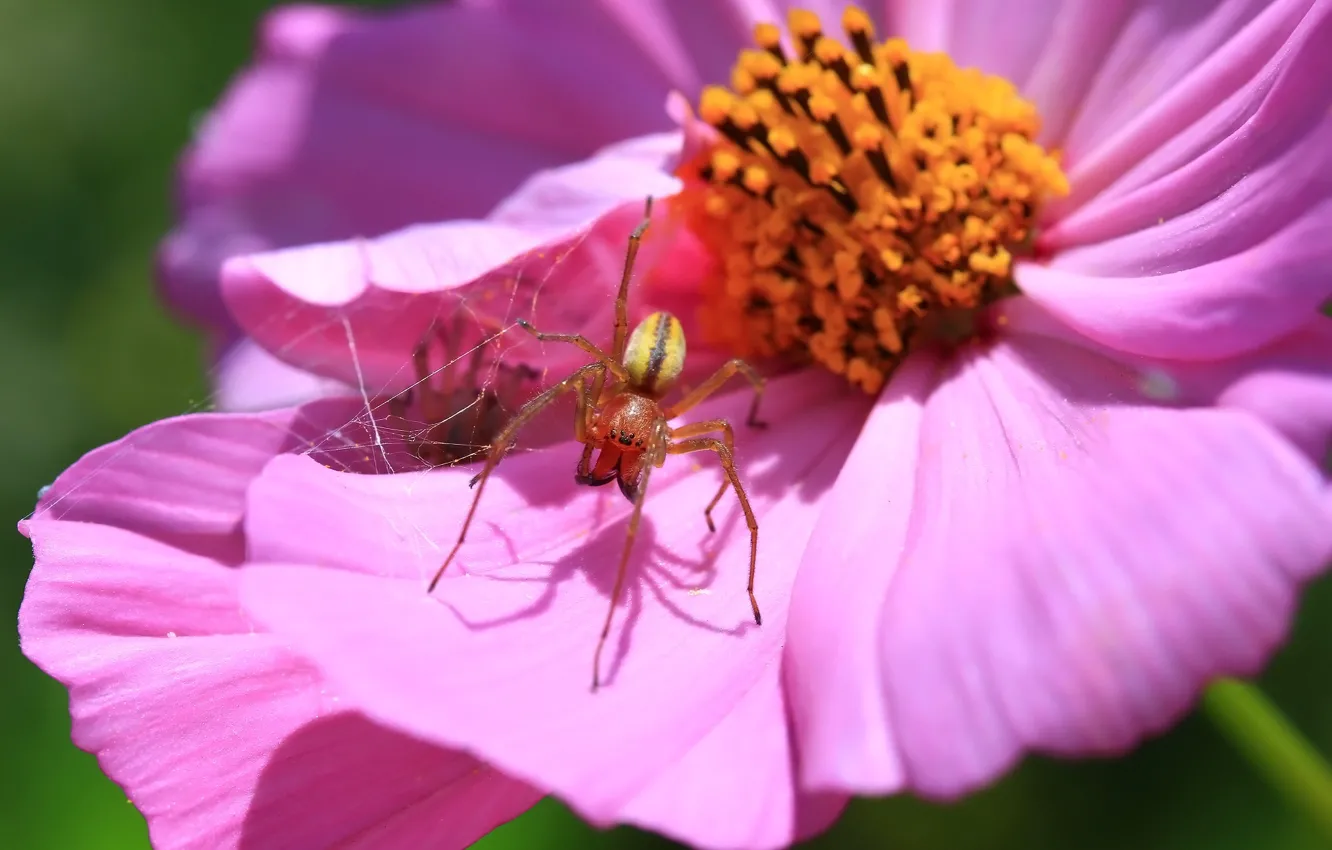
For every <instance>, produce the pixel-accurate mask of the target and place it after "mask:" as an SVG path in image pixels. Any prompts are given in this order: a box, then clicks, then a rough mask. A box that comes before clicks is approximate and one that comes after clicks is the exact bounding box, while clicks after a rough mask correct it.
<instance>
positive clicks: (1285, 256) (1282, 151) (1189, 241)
mask: <svg viewBox="0 0 1332 850" xmlns="http://www.w3.org/2000/svg"><path fill="white" fill-rule="evenodd" d="M1288 6H1289V4H1277V5H1274V6H1273V7H1272V8H1271V10H1270V11H1269V13H1267V14H1265V15H1264V17H1263V19H1262V20H1260V21H1257V22H1255V23H1254V25H1253V26H1252V27H1250V29H1249V30H1246V31H1245V34H1244V36H1243V37H1237V38H1236V39H1235V40H1233V41H1232V42H1231V43H1230V45H1228V47H1227V51H1223V53H1222V54H1218V55H1217V56H1216V57H1215V59H1214V60H1213V61H1209V62H1208V63H1206V64H1205V65H1204V66H1203V67H1201V68H1200V69H1199V70H1198V72H1197V74H1199V75H1202V76H1201V77H1199V78H1198V79H1197V80H1195V81H1194V82H1191V83H1188V84H1187V85H1186V84H1181V85H1182V88H1181V89H1180V91H1181V92H1193V91H1194V90H1195V89H1198V90H1199V91H1202V89H1206V91H1205V92H1203V93H1202V94H1196V97H1195V99H1196V98H1197V97H1209V98H1211V100H1205V104H1206V108H1205V109H1204V110H1201V111H1197V112H1196V114H1194V113H1191V112H1188V110H1186V109H1185V108H1184V107H1185V106H1191V105H1192V101H1187V99H1186V100H1185V101H1181V102H1180V103H1178V104H1177V103H1175V102H1174V101H1170V102H1169V103H1163V104H1162V106H1161V110H1160V111H1159V113H1152V115H1151V116H1149V117H1152V118H1153V120H1155V122H1156V123H1155V124H1153V125H1152V126H1150V127H1145V128H1141V129H1138V130H1135V131H1134V132H1135V133H1136V134H1137V135H1134V136H1133V137H1132V139H1133V140H1135V141H1133V144H1136V145H1137V147H1131V148H1129V147H1126V148H1123V149H1122V150H1119V149H1117V150H1118V151H1119V152H1118V153H1116V154H1115V155H1116V156H1118V157H1119V158H1120V159H1121V160H1123V162H1122V163H1121V164H1122V165H1123V166H1124V167H1123V168H1121V167H1120V166H1119V165H1106V166H1104V169H1109V170H1112V171H1114V173H1115V176H1116V178H1117V182H1115V183H1113V185H1110V186H1109V188H1107V189H1105V190H1104V191H1100V190H1099V188H1097V187H1098V185H1099V184H1097V183H1096V179H1097V178H1096V175H1095V173H1089V174H1088V175H1087V177H1088V182H1086V183H1079V180H1080V179H1082V178H1081V177H1080V176H1079V174H1078V168H1076V167H1075V168H1074V169H1073V171H1072V172H1071V174H1070V180H1071V181H1072V183H1073V185H1074V186H1075V187H1078V186H1080V185H1081V186H1082V187H1083V189H1084V190H1087V187H1089V186H1090V187H1091V189H1090V190H1088V191H1091V190H1095V191H1100V194H1099V195H1097V196H1096V197H1095V198H1093V199H1091V200H1089V201H1088V202H1087V203H1085V204H1083V205H1082V206H1081V207H1080V208H1079V209H1077V210H1076V211H1074V212H1072V213H1071V214H1070V215H1069V216H1068V217H1066V218H1064V219H1062V220H1060V221H1059V222H1057V223H1056V224H1055V225H1054V226H1053V227H1052V228H1051V229H1050V230H1049V231H1048V233H1047V234H1045V236H1044V237H1043V242H1044V243H1045V245H1046V247H1047V248H1048V250H1050V251H1052V252H1057V254H1056V256H1055V259H1054V260H1053V262H1052V264H1051V267H1050V268H1049V269H1043V268H1040V267H1035V266H1024V267H1021V268H1020V269H1019V272H1018V279H1019V283H1020V284H1021V285H1022V287H1023V289H1024V291H1026V292H1027V293H1028V294H1030V295H1031V296H1032V297H1033V298H1035V299H1037V300H1038V301H1040V302H1042V303H1043V304H1045V305H1046V306H1047V307H1049V309H1051V310H1052V311H1054V312H1055V313H1056V314H1058V315H1059V316H1061V317H1062V318H1063V319H1064V320H1065V321H1067V322H1069V323H1070V324H1072V325H1074V326H1075V327H1077V328H1078V329H1079V330H1081V331H1083V332H1084V333H1086V334H1087V335H1089V336H1091V337H1092V338H1094V339H1096V340H1097V341H1099V342H1102V343H1105V344H1107V345H1110V346H1113V347H1117V348H1121V349H1124V350H1125V351H1129V352H1132V353H1135V354H1141V355H1145V356H1152V357H1171V358H1186V359H1196V358H1217V357H1227V356H1232V355H1235V354H1238V353H1240V352H1243V351H1246V350H1250V349H1253V348H1256V347H1259V346H1261V345H1263V344H1265V343H1267V342H1269V341H1270V340H1272V339H1274V338H1275V337H1277V336H1281V335H1283V334H1286V333H1290V332H1291V331H1293V330H1294V329H1296V328H1298V327H1300V326H1301V325H1303V324H1304V323H1305V322H1306V321H1307V320H1308V318H1309V317H1310V316H1311V315H1312V313H1313V312H1314V311H1315V310H1316V309H1317V308H1318V307H1319V306H1320V305H1321V304H1322V302H1323V301H1324V300H1326V299H1327V298H1328V297H1329V296H1330V295H1332V282H1330V279H1329V277H1328V276H1327V274H1326V273H1325V269H1326V267H1327V266H1328V265H1329V263H1332V249H1329V248H1328V247H1327V245H1328V242H1327V240H1325V239H1324V238H1323V236H1322V234H1323V233H1325V232H1326V231H1327V229H1328V227H1329V226H1332V179H1329V178H1328V173H1329V165H1332V159H1330V158H1329V154H1328V152H1329V151H1332V117H1330V116H1329V112H1328V109H1329V106H1332V93H1329V90H1328V89H1327V87H1326V86H1324V85H1321V83H1320V82H1319V81H1321V80H1324V79H1327V78H1329V76H1332V56H1330V55H1329V54H1328V52H1327V51H1326V50H1325V49H1324V46H1325V45H1326V44H1327V43H1328V40H1329V39H1332V4H1325V3H1324V4H1317V5H1316V6H1315V8H1314V9H1313V10H1312V11H1310V12H1309V13H1308V15H1306V16H1304V17H1303V19H1302V20H1299V22H1298V26H1295V28H1294V32H1293V33H1291V34H1290V35H1289V37H1288V38H1287V37H1286V35H1285V33H1286V32H1287V30H1289V28H1290V27H1291V26H1294V23H1293V22H1291V21H1288V20H1286V19H1285V18H1279V17H1273V16H1276V15H1277V13H1278V12H1281V11H1282V10H1285V12H1284V13H1283V14H1286V15H1287V17H1289V14H1288V13H1289V12H1290V9H1289V8H1288ZM1297 17H1298V16H1297ZM1269 19H1270V20H1269ZM1264 27H1265V29H1264ZM1240 50H1243V51H1248V54H1252V55H1251V56H1249V58H1247V59H1243V61H1241V59H1240V58H1238V57H1236V56H1232V55H1231V52H1233V51H1240ZM1248 54H1246V56H1247V55H1248ZM1222 60H1224V61H1222ZM1237 68H1238V69H1241V70H1242V71H1243V75H1242V76H1241V78H1239V79H1232V75H1233V74H1234V73H1236V69H1237ZM1190 79H1191V80H1192V79H1193V78H1190ZM1194 83H1196V85H1194ZM1180 97H1183V95H1182V94H1181V95H1180ZM1167 107H1168V108H1167ZM1179 116H1183V118H1185V119H1187V120H1181V121H1178V122H1176V123H1173V124H1171V123H1169V122H1170V121H1172V120H1174V119H1175V118H1176V117H1179ZM1157 119H1159V120H1157ZM1125 132H1126V133H1127V132H1129V131H1128V130H1126V131H1125ZM1123 144H1124V145H1130V142H1129V141H1125V142H1124V143H1123ZM1130 166H1131V167H1130ZM1101 167H1102V166H1099V165H1089V166H1087V168H1101ZM1125 169H1127V170H1125ZM1080 191H1081V190H1080Z"/></svg>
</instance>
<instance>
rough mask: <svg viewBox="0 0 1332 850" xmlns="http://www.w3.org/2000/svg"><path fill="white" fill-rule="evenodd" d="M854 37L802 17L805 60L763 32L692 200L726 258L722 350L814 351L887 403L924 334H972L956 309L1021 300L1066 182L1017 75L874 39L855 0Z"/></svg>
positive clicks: (740, 74)
mask: <svg viewBox="0 0 1332 850" xmlns="http://www.w3.org/2000/svg"><path fill="white" fill-rule="evenodd" d="M842 27H843V29H845V31H846V34H847V36H848V39H849V41H850V45H851V46H850V47H847V46H845V45H844V44H842V43H841V42H839V41H836V40H834V39H832V38H829V37H827V36H826V35H824V33H823V30H822V25H821V23H820V21H819V18H818V16H816V15H815V14H813V13H812V12H807V11H801V10H795V11H792V12H791V13H790V19H789V29H790V31H791V34H792V36H793V41H794V43H795V44H796V45H797V53H798V55H797V56H795V57H792V56H788V55H787V53H786V51H785V50H784V49H783V48H782V45H781V42H780V35H781V33H780V31H779V30H778V29H777V27H776V26H774V25H772V24H760V25H759V26H758V27H756V28H755V40H756V41H757V42H758V45H759V47H760V48H761V49H759V50H746V51H744V52H742V53H741V55H740V59H739V61H738V62H737V64H736V66H735V69H734V71H733V72H732V75H731V87H730V88H729V89H728V88H722V87H716V86H714V87H709V88H708V89H706V90H705V91H704V92H703V95H702V99H701V102H700V106H699V112H700V114H701V116H702V118H703V120H704V121H706V122H707V123H708V124H710V125H711V126H712V127H713V128H715V129H716V130H717V134H716V139H715V141H714V142H712V143H710V145H709V146H708V147H707V148H706V149H705V150H703V151H702V152H701V153H700V154H699V155H698V156H696V157H693V158H692V159H691V160H690V161H689V162H687V163H685V164H684V165H683V166H682V167H681V169H680V176H681V177H682V178H683V179H684V180H685V182H686V188H685V190H684V192H683V193H682V194H681V204H682V206H683V208H684V211H685V216H686V220H687V221H688V223H689V225H690V227H691V228H692V229H693V230H694V231H695V232H696V233H697V234H699V236H700V237H701V238H702V239H703V241H704V242H705V244H706V245H707V246H708V247H709V248H710V249H711V250H712V252H713V253H714V255H715V256H716V258H717V260H718V262H717V264H716V268H715V270H714V271H713V272H712V273H711V274H710V275H709V277H708V279H707V280H706V281H705V283H704V286H703V296H704V308H703V315H702V322H701V324H702V326H703V327H702V330H703V333H704V334H705V335H706V336H707V337H709V341H710V342H712V343H714V344H720V345H725V346H728V347H730V348H732V349H733V350H735V351H736V352H737V353H738V354H740V355H741V356H750V355H760V356H772V355H777V354H792V353H796V354H803V356H805V357H806V358H809V359H812V360H814V361H816V362H818V363H821V364H823V365H824V366H826V367H827V368H829V369H831V370H832V371H834V372H836V373H838V374H841V375H845V376H846V378H847V379H848V380H849V381H850V382H851V383H853V384H855V385H857V386H859V387H861V388H863V389H864V390H865V391H867V392H871V393H873V392H877V391H878V390H879V389H880V387H882V386H883V383H884V380H885V378H886V377H887V376H888V374H889V373H890V372H891V371H892V370H893V368H894V367H895V366H896V364H897V363H898V362H899V361H901V359H902V357H903V356H904V355H905V352H906V350H907V348H908V347H909V345H910V344H911V343H912V341H913V340H916V339H920V338H924V337H925V336H927V335H928V334H929V333H930V330H929V329H930V328H933V327H937V326H939V325H941V324H946V325H949V326H956V325H957V323H956V322H955V321H945V322H940V318H941V317H942V316H943V315H945V314H947V315H955V314H957V313H958V311H966V310H975V309H976V308H978V307H981V306H983V305H985V304H987V303H989V302H990V301H993V300H994V299H995V298H997V297H999V296H1001V295H1003V294H1007V293H1009V292H1012V291H1013V278H1012V265H1013V257H1014V254H1017V253H1021V252H1022V251H1023V250H1025V249H1027V248H1029V246H1030V245H1031V241H1032V229H1033V220H1034V217H1035V215H1036V212H1037V208H1038V206H1039V204H1040V202H1041V200H1042V199H1043V198H1045V197H1048V196H1051V195H1061V194H1064V193H1066V192H1067V191H1068V182H1067V180H1066V178H1065V177H1064V174H1063V172H1062V171H1061V170H1060V168H1059V164H1058V161H1057V159H1056V157H1055V156H1054V155H1052V154H1050V153H1047V152H1046V151H1045V150H1044V149H1043V148H1042V147H1041V146H1040V145H1038V144H1036V143H1035V142H1034V141H1033V139H1034V138H1035V136H1036V132H1037V130H1038V129H1039V119H1038V117H1037V114H1036V109H1035V107H1034V106H1032V104H1031V103H1029V102H1028V101H1026V100H1023V99H1022V98H1021V97H1019V96H1018V93H1017V91H1016V89H1015V88H1014V87H1013V85H1012V84H1011V83H1009V82H1008V81H1007V80H1004V79H1001V78H999V77H993V76H986V75H984V74H982V73H980V72H979V71H977V70H974V69H961V68H958V67H956V66H955V65H954V64H953V63H952V60H950V59H949V58H948V57H947V56H945V55H943V54H939V53H916V52H913V51H911V50H909V49H908V48H907V45H906V43H905V42H903V41H901V40H900V39H890V40H889V41H887V42H884V43H882V44H876V43H875V41H874V31H873V25H872V24H871V23H870V19H869V17H868V16H867V15H866V14H865V13H864V12H862V11H861V10H859V9H856V8H854V7H852V8H849V9H847V11H846V13H845V14H844V15H843V17H842Z"/></svg>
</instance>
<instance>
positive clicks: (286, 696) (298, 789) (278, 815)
mask: <svg viewBox="0 0 1332 850" xmlns="http://www.w3.org/2000/svg"><path fill="white" fill-rule="evenodd" d="M343 413H345V407H344V408H343V410H342V411H339V410H338V405H337V404H336V403H330V402H325V403H322V404H320V405H312V406H310V407H309V408H306V409H303V410H300V411H280V412H273V413H265V414H258V415H249V416H220V415H200V416H191V417H181V418H178V419H174V420H166V421H164V422H158V423H154V424H153V425H150V426H148V427H146V428H143V429H141V430H140V431H137V432H135V433H134V434H132V435H130V436H129V437H126V438H125V439H124V440H121V441H120V442H118V443H115V444H112V445H110V446H106V447H104V448H102V449H99V450H97V451H95V452H92V453H90V454H89V455H88V456H86V457H85V458H83V459H82V460H81V461H79V462H78V463H77V464H75V465H74V466H73V467H72V468H71V469H70V470H68V471H67V472H66V473H65V474H64V475H62V476H61V477H60V479H59V480H58V481H57V482H56V483H55V484H54V485H53V487H52V488H51V490H50V491H49V492H48V493H47V494H46V495H45V496H44V498H43V499H42V502H41V504H39V506H38V509H37V511H36V513H35V515H34V517H33V518H31V519H29V520H27V521H25V522H24V523H22V524H21V530H22V531H23V532H24V533H25V534H27V535H28V536H29V537H31V538H32V541H33V547H34V552H35V555H36V566H35V567H34V569H33V572H32V577H31V579H30V581H29V583H28V587H27V591H26V593H25V596H24V601H23V606H22V609H21V611H20V613H19V634H20V638H21V641H22V648H23V651H24V653H25V654H26V655H27V656H28V657H29V658H30V659H32V660H33V661H34V662H35V663H37V664H38V665H39V666H40V667H41V668H42V669H43V670H45V671H47V672H48V673H50V674H51V675H52V676H53V677H55V678H57V679H59V680H60V681H61V682H63V683H64V684H65V685H66V686H67V687H68V688H69V689H70V707H71V708H70V710H71V713H72V715H73V719H74V725H73V735H74V742H75V743H76V744H77V745H78V746H80V747H81V748H83V749H85V750H88V751H90V752H93V753H96V754H97V756H98V758H99V760H100V762H101V765H102V767H103V769H104V770H105V771H106V772H107V773H108V775H109V776H111V778H112V779H114V780H115V781H116V782H118V783H119V784H121V785H122V786H123V787H124V788H125V790H126V793H127V795H128V796H129V797H130V799H131V801H132V802H133V803H134V804H135V805H136V806H137V807H138V808H139V810H140V811H141V812H142V813H143V814H144V816H145V818H146V819H147V820H148V824H149V831H150V834H151V837H152V840H153V843H154V846H157V847H162V848H200V850H202V848H208V850H212V849H213V848H228V847H239V846H242V845H244V846H245V847H247V848H249V847H291V846H299V847H311V846H330V845H333V844H338V843H342V842H345V843H346V844H347V845H348V846H363V845H362V844H361V843H358V842H366V844H367V845H370V844H372V845H373V846H376V847H397V846H401V847H408V846H420V840H421V838H422V836H432V835H433V836H435V837H436V838H437V840H436V841H434V842H433V843H432V846H446V845H445V844H444V843H443V842H444V841H445V839H447V841H448V842H451V843H448V844H447V846H457V847H461V846H465V845H466V844H468V843H470V842H471V841H473V840H475V839H476V838H478V837H480V836H481V835H483V834H484V833H485V832H487V831H489V830H490V829H491V828H493V827H494V826H495V825H496V824H499V823H502V822H504V821H506V820H508V819H510V818H512V817H513V816H515V815H516V814H518V813H519V812H521V811H523V810H525V809H526V808H527V807H529V806H530V805H531V804H532V803H533V802H535V800H536V799H537V797H538V796H539V795H538V793H537V792H535V791H534V790H533V789H531V788H530V787H528V786H526V785H523V784H521V783H518V782H516V781H514V780H511V779H508V778H506V777H503V776H501V775H499V774H496V773H494V772H493V771H490V770H489V769H488V768H484V767H482V766H481V765H479V764H478V763H477V762H476V761H475V760H473V759H471V758H469V757H467V756H464V755H462V754H461V753H458V752H456V751H449V750H444V749H440V748H438V747H434V746H431V745H429V744H423V743H421V742H419V741H415V740H413V739H411V738H408V737H406V736H403V735H401V734H399V733H396V732H391V731H388V730H386V729H384V728H382V727H378V726H376V725H374V724H372V723H371V722H370V721H368V720H366V719H365V718H364V717H362V716H360V715H357V714H354V713H352V711H351V710H350V707H349V706H348V705H347V704H346V703H345V702H343V701H342V700H341V699H340V697H339V695H338V694H337V693H336V692H335V691H333V690H332V689H330V688H329V687H328V686H327V684H326V683H325V682H324V681H323V679H322V677H321V676H320V675H319V674H318V673H317V672H316V671H315V670H314V669H313V668H312V667H311V666H310V665H309V664H308V662H306V661H304V660H302V659H301V658H300V657H299V656H297V655H296V654H294V653H293V652H291V651H290V650H288V649H287V648H286V647H285V646H284V645H283V644H282V642H280V641H279V640H278V639H276V638H274V637H273V636H272V635H270V634H267V633H264V632H262V631H258V630H257V629H256V626H255V623H254V622H253V620H252V619H251V618H249V617H247V616H245V614H244V613H243V612H242V610H241V607H240V604H239V599H238V596H237V589H238V586H239V580H240V573H239V571H237V570H236V569H234V568H233V567H231V566H230V564H234V563H236V562H238V561H239V560H240V559H241V558H243V556H244V552H245V540H244V538H243V536H242V535H241V527H240V526H241V519H242V514H243V511H244V509H245V502H244V499H245V489H246V487H247V486H248V484H249V483H250V480H251V479H252V478H253V476H254V475H255V474H257V473H258V471H259V469H260V468H261V467H262V465H263V464H264V463H266V462H268V461H269V460H270V459H271V458H272V457H273V455H274V454H276V453H279V452H283V451H293V450H296V448H298V447H302V448H303V447H305V446H306V438H305V437H304V436H303V435H304V434H305V433H306V432H305V430H304V429H306V428H309V429H310V431H311V432H313V433H317V434H321V435H322V434H324V433H326V429H327V425H326V421H328V420H331V419H336V416H338V415H342V414H343ZM301 807H304V808H307V809H311V810H312V811H310V812H309V813H307V814H302V813H301V812H300V811H299V809H300V808H301ZM413 824H414V825H415V826H412V825H413ZM445 826H447V830H446V831H445V832H444V833H441V832H440V830H441V829H444V827H445ZM408 831H409V832H410V834H408Z"/></svg>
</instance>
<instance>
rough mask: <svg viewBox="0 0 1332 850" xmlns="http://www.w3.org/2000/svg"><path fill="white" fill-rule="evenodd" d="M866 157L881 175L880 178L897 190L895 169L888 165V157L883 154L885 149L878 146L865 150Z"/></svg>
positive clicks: (876, 172) (889, 186)
mask: <svg viewBox="0 0 1332 850" xmlns="http://www.w3.org/2000/svg"><path fill="white" fill-rule="evenodd" d="M865 158H866V159H868V160H869V161H870V165H872V166H874V173H875V174H878V175H879V179H880V180H882V181H883V182H884V183H886V184H887V185H888V188H890V189H892V190H893V191H894V192H895V191H897V181H896V180H894V179H893V170H892V169H891V168H889V167H888V157H886V156H884V155H883V151H881V150H879V149H878V148H874V149H873V150H868V151H865Z"/></svg>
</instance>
